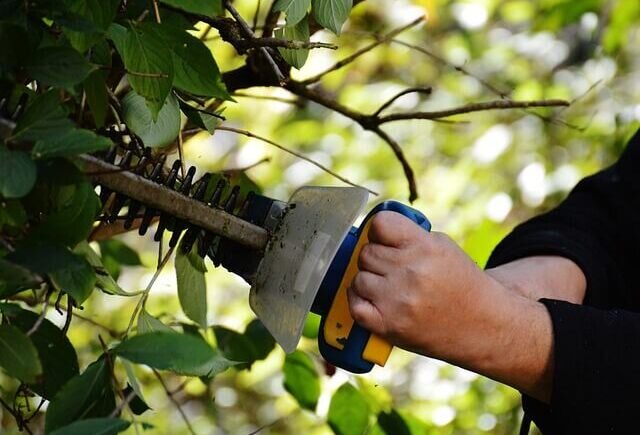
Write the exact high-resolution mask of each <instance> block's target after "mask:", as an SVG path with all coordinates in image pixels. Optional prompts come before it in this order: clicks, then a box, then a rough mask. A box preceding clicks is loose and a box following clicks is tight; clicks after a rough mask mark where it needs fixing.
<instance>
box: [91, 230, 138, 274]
mask: <svg viewBox="0 0 640 435" xmlns="http://www.w3.org/2000/svg"><path fill="white" fill-rule="evenodd" d="M99 245H100V254H101V255H102V264H103V265H104V268H105V269H106V270H107V271H108V272H109V274H110V275H111V276H112V277H113V279H118V276H120V270H121V266H122V265H125V266H140V265H142V262H141V261H140V256H139V255H138V253H137V252H136V251H134V250H133V249H131V248H130V247H128V246H127V245H125V244H124V243H123V242H122V241H120V240H118V239H109V240H103V241H101V242H99Z"/></svg>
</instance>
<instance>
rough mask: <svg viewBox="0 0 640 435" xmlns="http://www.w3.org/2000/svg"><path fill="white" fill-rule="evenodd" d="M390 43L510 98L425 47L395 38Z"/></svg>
mask: <svg viewBox="0 0 640 435" xmlns="http://www.w3.org/2000/svg"><path fill="white" fill-rule="evenodd" d="M389 42H391V43H394V44H398V45H402V46H403V47H407V48H409V49H411V50H415V51H418V52H420V53H422V54H424V55H426V56H429V57H430V58H431V59H433V60H435V61H436V62H438V63H440V64H441V65H444V66H448V67H450V68H453V69H454V70H456V71H458V72H460V73H462V74H464V75H466V76H468V77H471V78H473V79H475V80H477V81H478V82H479V83H480V84H481V85H482V86H484V87H485V88H487V89H488V90H490V91H491V92H493V93H494V94H496V95H497V96H499V97H500V98H508V97H509V92H505V91H502V90H500V89H498V88H497V87H495V86H494V85H492V84H491V83H489V82H488V81H486V80H484V79H483V78H482V77H478V76H477V75H475V74H473V73H472V72H471V71H469V70H468V69H466V68H465V67H463V66H460V65H454V64H452V63H450V62H449V61H447V60H446V59H445V58H443V57H442V56H440V55H438V54H436V53H434V52H432V51H430V50H428V49H426V48H424V47H420V46H418V45H414V44H410V43H408V42H405V41H400V40H399V39H395V38H390V39H389Z"/></svg>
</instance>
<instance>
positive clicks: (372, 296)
mask: <svg viewBox="0 0 640 435" xmlns="http://www.w3.org/2000/svg"><path fill="white" fill-rule="evenodd" d="M386 287H387V282H386V280H385V279H384V277H382V276H380V275H376V274H374V273H371V272H365V271H360V272H358V273H357V274H356V277H355V278H354V279H353V282H352V283H351V289H350V290H351V291H352V293H355V294H356V295H357V296H359V297H361V298H362V299H367V300H369V301H371V302H374V303H376V302H378V301H379V299H380V296H381V295H382V294H384V291H385V289H386Z"/></svg>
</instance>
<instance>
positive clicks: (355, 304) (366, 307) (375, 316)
mask: <svg viewBox="0 0 640 435" xmlns="http://www.w3.org/2000/svg"><path fill="white" fill-rule="evenodd" d="M361 273H362V272H361ZM374 276H375V275H374ZM347 296H348V298H349V311H350V312H351V317H353V320H355V321H356V323H358V324H359V325H360V326H362V327H364V328H366V329H368V330H369V331H371V332H373V333H380V332H381V331H382V325H383V321H382V315H381V313H380V311H379V310H378V308H377V307H376V306H375V305H374V304H373V303H372V302H371V301H370V300H368V299H366V298H363V297H361V296H360V294H359V293H358V290H356V289H355V288H354V286H352V287H351V288H349V291H348V292H347Z"/></svg>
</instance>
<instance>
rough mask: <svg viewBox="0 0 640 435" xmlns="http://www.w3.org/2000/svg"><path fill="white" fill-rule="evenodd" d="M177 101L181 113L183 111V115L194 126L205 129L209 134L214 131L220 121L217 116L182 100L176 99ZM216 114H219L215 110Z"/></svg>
mask: <svg viewBox="0 0 640 435" xmlns="http://www.w3.org/2000/svg"><path fill="white" fill-rule="evenodd" d="M178 102H179V103H180V109H181V110H182V113H184V116H186V117H187V118H188V119H189V121H191V122H192V123H193V124H194V125H195V126H197V127H200V128H202V129H204V130H207V131H208V132H209V133H211V134H213V133H214V132H215V131H216V128H217V127H218V125H220V122H221V121H222V120H221V119H220V117H219V116H214V115H211V114H210V113H208V112H207V111H205V110H200V109H196V108H195V107H192V106H191V105H189V104H188V103H186V102H184V101H181V100H178ZM216 114H220V112H216Z"/></svg>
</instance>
